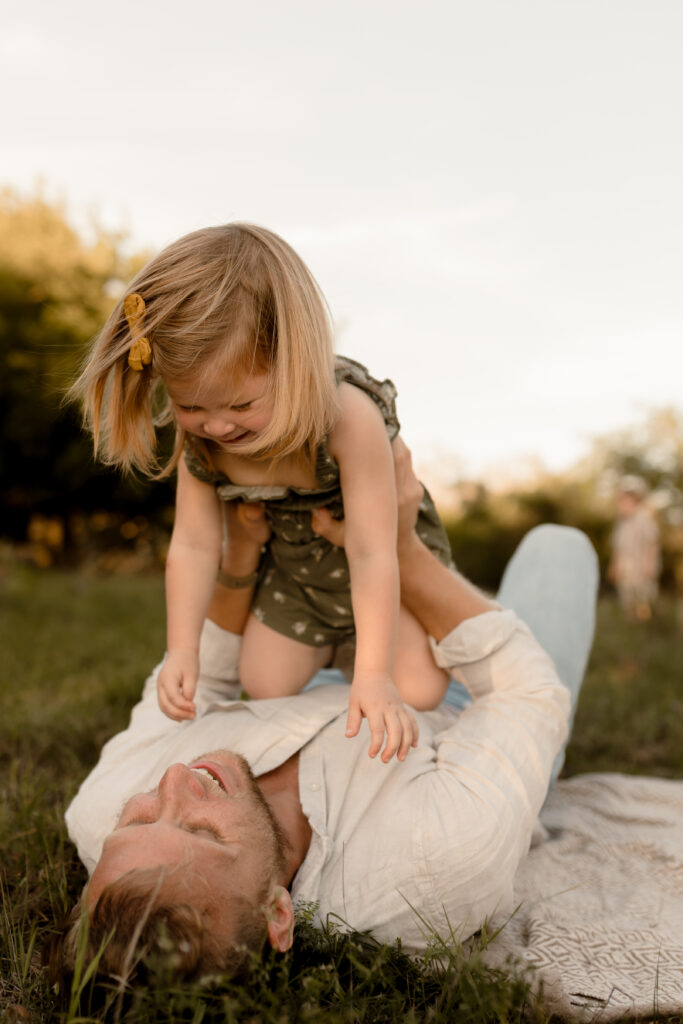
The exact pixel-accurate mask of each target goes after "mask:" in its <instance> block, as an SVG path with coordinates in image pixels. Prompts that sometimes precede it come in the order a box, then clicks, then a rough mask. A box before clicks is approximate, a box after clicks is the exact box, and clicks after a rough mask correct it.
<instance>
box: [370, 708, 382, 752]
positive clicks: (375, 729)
mask: <svg viewBox="0 0 683 1024" xmlns="http://www.w3.org/2000/svg"><path fill="white" fill-rule="evenodd" d="M366 718H367V720H368V725H369V726H370V748H369V750H368V756H369V757H377V755H378V754H379V752H380V750H381V749H382V742H383V740H384V715H383V714H382V712H381V711H379V712H377V711H373V712H371V713H370V714H368V715H366Z"/></svg>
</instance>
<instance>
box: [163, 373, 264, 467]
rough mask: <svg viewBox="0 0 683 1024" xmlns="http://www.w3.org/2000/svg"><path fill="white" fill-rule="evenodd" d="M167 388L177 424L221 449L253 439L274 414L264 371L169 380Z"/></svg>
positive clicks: (230, 448)
mask: <svg viewBox="0 0 683 1024" xmlns="http://www.w3.org/2000/svg"><path fill="white" fill-rule="evenodd" d="M166 390H167V391H168V394H169V397H170V399H171V402H172V403H173V409H174V412H175V415H176V419H177V420H178V423H179V424H180V426H181V427H182V428H183V429H184V430H187V431H188V433H190V434H194V435H195V436H196V437H203V438H205V439H206V440H207V441H213V442H215V444H217V445H218V447H219V448H222V449H223V450H224V451H231V450H233V449H236V448H237V447H238V446H240V445H241V444H242V443H244V442H245V441H254V440H255V439H256V438H257V436H258V435H259V434H260V433H261V432H262V431H264V430H265V429H266V427H267V426H268V425H269V423H270V421H271V419H272V416H273V398H272V394H271V388H270V376H269V374H268V373H266V372H265V371H260V370H256V371H254V372H253V373H235V374H231V375H229V376H228V377H225V376H223V375H217V377H216V378H215V379H213V380H209V381H206V380H202V381H201V382H197V381H192V382H189V383H184V382H182V383H181V382H171V383H170V384H169V383H167V385H166Z"/></svg>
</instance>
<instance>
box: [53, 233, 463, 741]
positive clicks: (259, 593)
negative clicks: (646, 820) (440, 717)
mask: <svg viewBox="0 0 683 1024" xmlns="http://www.w3.org/2000/svg"><path fill="white" fill-rule="evenodd" d="M72 395H73V396H77V397H79V398H80V399H81V400H82V402H83V405H84V415H85V420H86V422H87V424H88V425H89V427H90V429H91V430H92V433H93V437H94V445H95V451H96V453H97V454H98V455H99V456H100V458H102V459H103V460H104V461H105V462H107V463H110V464H115V465H117V466H120V467H122V468H123V469H124V470H134V469H137V470H140V471H142V472H144V473H146V474H149V475H152V476H156V477H161V476H165V475H167V474H169V473H170V472H172V471H173V470H174V469H177V473H178V484H177V500H176V514H175V525H174V528H173V534H172V538H171V543H170V548H169V552H168V559H167V564H166V600H167V623H168V638H167V639H168V650H167V655H166V659H165V662H164V665H163V668H162V670H161V672H160V675H159V690H158V692H159V704H160V706H161V708H162V710H163V711H164V712H165V713H166V714H167V715H169V716H170V717H171V718H174V719H176V720H182V719H187V718H191V717H193V716H194V714H195V706H194V701H193V698H194V693H195V688H196V684H197V678H198V674H199V656H198V651H199V637H200V632H201V629H202V625H203V622H204V618H205V615H206V611H207V608H208V605H209V601H210V598H211V594H212V591H213V587H214V583H215V581H216V574H217V569H218V565H219V561H220V557H221V546H222V541H223V528H222V503H223V502H225V501H231V500H234V499H242V500H249V501H264V502H265V508H266V516H267V518H268V522H269V524H270V527H271V530H272V535H271V540H270V541H269V543H268V545H267V547H266V549H265V552H264V556H263V559H262V566H261V569H260V571H259V573H257V574H255V575H254V576H247V577H244V578H237V577H227V576H226V575H225V574H223V575H222V576H221V575H220V574H219V578H220V579H221V581H222V582H223V583H224V584H225V585H227V586H231V587H240V586H251V585H256V588H257V589H256V592H255V597H254V602H253V605H252V613H251V615H250V617H249V620H248V622H247V625H246V627H245V631H244V637H243V643H242V652H241V660H240V679H241V682H242V685H243V687H244V689H245V690H246V691H247V693H248V694H249V695H250V696H251V697H255V698H263V697H280V696H285V695H289V694H293V693H296V692H298V691H299V690H300V689H301V688H302V687H303V686H304V685H305V684H306V683H307V682H308V681H309V680H310V679H311V677H312V676H313V675H314V674H315V672H316V671H317V670H318V669H320V668H321V667H323V666H325V665H327V664H329V662H330V660H331V657H332V655H333V652H334V648H335V646H336V645H338V644H339V643H340V642H341V641H343V640H345V639H347V638H349V637H350V636H352V635H353V634H354V632H355V639H356V653H355V663H354V671H353V680H352V684H351V689H350V695H349V714H348V720H347V730H346V735H347V736H355V735H356V734H357V733H358V731H359V729H360V725H361V720H362V718H363V717H365V718H367V719H368V724H369V727H370V732H371V743H370V750H369V753H370V756H371V757H374V756H375V755H376V754H377V753H378V752H379V751H380V750H381V748H382V744H383V742H384V737H385V735H386V737H387V739H386V744H385V746H384V750H383V752H382V759H383V760H385V761H387V760H389V759H390V758H391V757H392V756H393V755H394V754H395V753H396V754H397V755H398V757H399V758H401V759H403V758H405V756H406V754H407V752H408V750H409V749H410V746H411V745H414V744H415V743H416V742H417V728H416V725H415V721H414V718H413V716H412V714H411V713H410V711H409V710H408V709H407V708H406V707H405V705H404V703H403V701H404V700H405V701H406V702H407V703H409V704H410V705H412V706H413V707H417V708H426V707H433V706H435V705H436V704H437V703H439V701H440V700H441V699H442V697H443V694H444V692H445V688H446V685H447V679H446V676H445V674H444V673H443V672H441V671H440V670H439V669H438V668H437V667H436V665H435V663H434V661H433V659H432V657H431V651H430V649H429V644H428V640H427V637H426V635H425V634H424V631H423V630H422V628H421V627H420V626H419V624H418V623H417V621H416V620H415V619H413V618H412V617H411V616H410V615H409V613H408V612H407V610H405V609H402V608H400V602H399V575H398V563H397V557H396V494H395V485H394V470H393V460H392V452H391V440H392V438H393V437H394V436H395V435H396V433H397V431H398V421H397V420H396V417H395V409H394V397H395V391H394V389H393V385H392V384H391V382H389V381H382V382H380V381H377V380H374V378H372V377H370V375H369V374H368V373H367V371H366V370H365V368H364V367H362V366H361V365H360V364H358V363H355V362H353V361H351V360H344V359H341V358H340V359H337V360H336V361H335V358H334V355H333V348H332V333H331V328H330V323H329V319H328V315H327V310H326V305H325V302H324V299H323V298H322V295H321V293H320V291H319V289H318V286H317V284H316V282H315V281H314V279H313V277H312V276H311V274H310V272H309V270H308V268H307V267H306V266H305V264H304V263H303V262H302V260H301V259H300V258H299V257H298V256H297V254H296V253H295V252H294V251H293V250H292V249H291V248H290V247H289V246H288V245H287V244H286V243H285V242H284V241H283V240H282V239H281V238H279V237H278V236H277V235H275V234H273V233H272V232H270V231H266V230H265V229H263V228H260V227H255V226H252V225H248V224H228V225H225V226H223V227H215V228H207V229H205V230H202V231H197V232H194V233H193V234H190V235H187V236H185V237H184V238H181V239H180V240H179V241H177V242H175V243H173V244H172V245H170V246H169V247H168V248H167V249H165V250H164V251H163V252H162V253H161V254H160V255H159V256H157V257H156V258H154V259H153V260H152V261H151V262H150V263H149V264H148V265H147V266H146V267H145V268H144V269H143V270H142V271H141V272H140V273H139V274H138V276H137V277H136V279H135V280H134V281H133V282H132V284H131V286H130V292H129V293H128V294H127V295H126V297H125V299H124V300H123V301H122V302H121V303H119V304H118V305H117V307H116V308H115V309H114V311H113V313H112V315H111V317H110V318H109V320H108V322H107V324H106V325H105V327H104V329H103V331H102V333H101V334H100V336H99V337H98V339H97V340H96V342H95V345H94V347H93V349H92V352H91V353H90V355H89V357H88V359H87V362H86V365H85V368H84V370H83V372H82V374H81V376H80V377H79V379H78V381H77V382H76V384H75V385H74V387H73V389H72ZM171 420H172V421H175V424H176V444H175V449H174V451H173V453H172V456H171V458H170V460H169V461H168V462H167V463H166V465H163V466H162V465H160V463H159V461H158V454H157V448H156V429H155V428H156V426H158V425H160V424H163V423H167V422H169V421H171ZM322 506H326V507H328V508H329V509H330V510H331V511H332V513H333V515H335V516H336V517H338V518H341V516H342V515H343V516H344V518H345V553H344V551H342V549H340V548H336V547H334V546H333V545H331V544H330V543H328V542H327V541H325V540H324V539H323V538H322V537H320V536H318V535H316V534H315V533H314V531H313V529H312V525H311V512H312V510H313V509H315V508H318V507H322ZM418 529H419V532H420V534H421V536H422V537H423V539H425V540H426V541H427V543H428V544H429V546H430V547H432V549H434V550H436V551H437V552H438V553H439V554H440V557H441V558H442V560H443V561H445V562H448V560H449V550H448V545H447V542H446V539H445V535H444V534H443V530H442V528H441V525H440V523H439V522H438V518H437V517H436V513H435V512H434V509H433V506H432V505H431V502H430V501H429V498H428V496H427V495H425V501H424V502H423V505H422V507H421V513H420V521H419V523H418Z"/></svg>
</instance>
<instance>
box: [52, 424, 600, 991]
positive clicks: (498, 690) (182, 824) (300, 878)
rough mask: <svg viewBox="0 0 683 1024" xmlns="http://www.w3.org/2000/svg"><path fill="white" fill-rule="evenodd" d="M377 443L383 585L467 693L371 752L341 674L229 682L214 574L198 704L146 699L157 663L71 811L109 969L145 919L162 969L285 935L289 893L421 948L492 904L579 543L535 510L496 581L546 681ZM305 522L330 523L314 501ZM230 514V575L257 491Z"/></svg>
mask: <svg viewBox="0 0 683 1024" xmlns="http://www.w3.org/2000/svg"><path fill="white" fill-rule="evenodd" d="M395 452H396V473H397V491H398V494H399V543H398V553H399V564H400V570H401V599H402V601H403V603H404V604H405V605H406V606H407V607H408V608H409V610H410V611H412V612H413V614H414V615H416V616H417V618H418V619H419V620H420V622H421V623H422V625H423V626H424V627H425V629H426V631H427V633H428V634H429V635H430V636H431V637H433V638H434V651H435V656H436V658H437V661H438V662H439V664H441V665H442V666H443V667H445V668H448V669H449V671H450V672H451V674H452V675H455V676H456V677H457V678H458V679H459V680H460V681H461V683H462V684H464V685H465V687H466V688H467V690H468V691H469V694H470V695H471V699H470V698H468V700H469V703H467V702H463V701H458V699H457V698H456V700H455V703H460V708H457V709H456V708H453V707H449V706H447V705H443V706H442V707H440V708H438V709H437V710H435V711H430V712H422V713H417V712H416V719H417V722H418V724H419V730H420V739H419V743H418V746H417V747H416V748H414V749H412V750H411V751H410V752H409V753H408V755H407V758H406V759H405V760H404V761H399V760H398V759H393V760H391V761H389V762H388V763H383V762H382V760H381V759H374V760H372V759H370V758H368V755H367V745H368V743H367V736H364V735H363V730H362V731H361V734H360V735H359V736H358V737H356V738H355V739H348V738H346V737H345V735H344V731H345V720H346V702H347V695H348V691H347V688H346V687H345V686H343V685H325V686H317V687H316V688H314V689H311V690H309V691H308V692H305V693H303V694H299V695H297V696H295V697H290V698H281V699H278V700H265V701H250V702H245V701H239V700H236V699H235V697H236V696H237V691H238V685H237V681H236V665H237V659H238V651H239V638H238V634H239V632H240V630H241V628H242V625H243V623H244V620H245V618H246V615H247V612H248V609H249V603H250V600H251V591H250V590H249V588H248V587H244V588H242V589H236V590H227V589H226V588H217V592H216V596H215V597H214V602H213V604H212V608H211V612H210V620H209V621H207V623H206V625H205V629H204V633H203V636H202V647H201V664H202V677H201V682H200V687H199V690H198V697H197V700H198V714H197V717H196V719H195V720H194V721H191V722H184V723H175V722H173V721H171V720H170V719H168V718H167V717H166V716H165V715H163V714H162V712H161V711H160V710H159V708H158V705H157V700H156V683H155V675H153V676H152V677H151V678H150V679H149V680H148V682H147V684H146V686H145V690H144V692H143V697H142V700H141V702H140V703H139V704H138V705H137V707H136V708H135V709H134V711H133V714H132V717H131V723H130V725H129V727H128V729H127V730H126V731H125V732H123V733H121V734H120V735H118V736H115V737H114V738H113V739H112V740H111V741H110V742H109V743H108V744H107V745H106V746H105V748H104V749H103V751H102V756H101V758H100V762H99V764H98V765H97V766H96V768H95V769H94V770H93V772H92V773H91V775H90V776H89V778H88V779H86V781H85V782H84V784H83V786H82V787H81V790H80V791H79V793H78V795H77V796H76V798H75V800H74V801H73V803H72V804H71V806H70V808H69V810H68V811H67V824H68V827H69V832H70V834H71V837H72V838H73V840H74V841H75V842H76V844H77V846H78V849H79V853H80V855H81V858H82V859H83V861H84V863H85V864H86V866H87V867H88V869H89V871H91V879H90V882H89V884H88V886H87V887H86V890H85V893H84V895H83V899H82V906H81V908H80V910H81V914H87V915H88V919H89V922H90V928H89V942H90V944H91V948H92V951H93V952H94V951H96V949H97V948H98V946H99V945H100V942H101V940H102V939H103V938H104V937H105V936H107V935H109V934H110V932H111V930H112V928H114V927H115V934H114V937H113V938H112V939H110V941H109V943H108V945H107V947H106V950H105V952H104V954H103V959H102V966H103V967H104V969H105V970H108V971H110V972H112V973H115V974H118V975H119V976H120V975H123V976H126V974H127V972H128V969H129V968H130V965H131V963H132V960H133V959H134V957H136V956H137V955H138V953H137V952H136V949H137V950H140V949H142V950H144V949H145V948H148V947H149V946H150V945H152V944H153V943H154V940H155V936H156V935H158V932H159V926H160V924H161V925H163V927H164V929H165V931H166V933H167V935H168V936H170V938H171V940H172V942H173V945H174V949H175V956H176V963H177V965H178V969H179V970H181V971H185V972H188V973H201V972H205V971H210V970H217V969H228V970H230V969H236V968H239V966H240V964H241V962H242V959H243V957H244V952H243V951H241V950H240V946H242V945H246V946H251V947H257V946H258V945H259V944H260V943H261V942H262V941H263V939H264V938H266V939H267V941H268V942H269V943H270V944H271V945H272V946H273V947H274V948H276V949H279V950H286V949H287V948H289V946H290V945H291V943H292V937H293V926H294V905H295V904H296V903H297V902H299V901H303V902H306V903H315V904H317V906H318V911H317V912H318V914H319V915H320V917H321V918H322V919H324V918H326V917H327V916H328V915H330V914H332V915H337V916H338V917H339V918H341V919H342V920H344V921H345V922H346V923H347V924H348V925H349V926H351V927H354V928H357V929H370V930H371V931H372V932H373V933H374V934H375V935H376V936H377V937H378V938H379V939H381V940H384V941H392V940H394V939H395V938H397V937H400V938H401V939H402V940H403V944H404V947H405V948H407V949H408V950H418V949H420V948H423V947H424V945H425V943H426V940H427V938H428V934H427V933H428V930H429V929H433V930H435V931H436V932H437V933H442V934H449V933H451V932H453V933H455V934H456V935H457V936H459V937H460V938H461V939H464V938H466V937H467V936H468V935H470V934H472V932H474V931H475V930H476V929H477V928H479V927H480V926H481V925H482V923H483V922H484V920H485V918H486V917H487V916H490V915H491V914H492V913H493V912H494V911H501V910H503V909H504V908H505V907H506V906H507V905H509V902H510V899H511V893H512V883H513V878H514V875H515V871H516V869H517V866H518V865H519V863H520V861H521V859H522V858H523V857H524V856H525V854H526V852H527V850H528V848H529V843H530V840H531V835H532V829H533V827H534V823H535V821H536V817H537V814H538V812H539V810H540V808H541V806H542V804H543V801H544V799H545V796H546V792H547V789H548V784H549V780H550V778H551V771H552V770H553V763H554V762H555V770H559V763H560V761H559V760H558V757H559V758H560V759H561V754H560V751H561V748H562V745H563V742H564V741H565V739H566V735H567V723H568V720H569V719H570V717H571V712H570V707H571V703H572V697H573V698H574V699H575V697H576V694H577V693H578V688H579V686H580V682H581V678H582V675H583V670H584V667H585V663H586V660H587V657H588V652H589V649H590V644H591V639H592V629H593V611H594V602H595V592H596V588H597V567H596V560H595V555H594V552H593V551H592V549H591V548H590V545H589V544H588V542H587V541H586V539H585V538H584V537H583V536H582V535H581V534H579V533H577V532H576V531H573V530H564V529H563V528H561V527H548V528H542V529H541V530H540V531H539V532H537V533H536V535H535V536H534V537H530V538H528V539H527V541H526V542H525V544H523V545H522V550H521V551H520V552H519V553H518V555H517V556H516V557H515V559H513V562H512V563H511V565H510V566H509V567H508V570H507V572H506V576H505V579H504V581H503V586H502V588H501V593H500V595H499V598H500V600H501V602H502V603H503V604H507V605H510V604H516V605H517V606H518V608H519V609H520V611H521V612H522V613H523V614H524V615H525V616H526V617H528V618H531V619H532V620H534V621H533V625H534V628H535V629H536V631H537V632H538V633H539V635H540V639H541V640H542V641H543V642H544V643H545V645H546V646H547V647H549V648H550V649H552V653H553V655H554V657H555V660H556V663H557V667H558V671H559V672H560V674H561V676H562V679H563V682H560V679H559V678H558V674H557V671H556V668H555V666H554V664H553V662H552V661H551V658H550V657H549V656H548V654H546V653H545V651H544V650H543V648H542V647H541V646H540V645H539V643H538V642H537V641H536V640H535V639H534V637H533V636H532V634H531V632H530V630H529V629H528V627H527V626H526V625H525V624H524V623H522V622H521V621H520V620H519V619H518V618H517V617H516V615H515V614H514V612H512V611H510V610H503V609H502V608H501V606H500V605H499V604H497V603H495V602H493V601H490V600H488V599H487V598H485V597H484V596H482V595H481V594H480V593H479V592H478V591H476V590H475V589H474V588H473V587H472V586H470V585H469V584H468V583H467V582H466V581H465V580H463V579H462V578H461V577H460V576H458V575H457V574H455V573H453V572H451V571H450V570H448V569H446V568H445V567H444V566H443V565H441V563H440V562H438V561H437V560H436V559H435V558H434V557H433V556H432V555H431V554H430V552H429V551H428V550H427V548H426V547H425V546H424V545H423V544H422V542H421V541H420V539H419V537H418V536H417V535H416V534H415V532H414V530H413V526H414V524H415V520H416V515H417V508H418V506H419V501H420V498H421V488H420V485H419V484H418V482H417V481H416V479H415V477H414V474H413V473H412V467H411V465H410V457H409V454H408V452H407V450H406V449H405V448H404V446H402V444H401V442H397V443H396V447H395ZM315 525H316V528H317V529H319V531H320V532H321V533H324V534H325V535H326V536H328V537H329V538H330V539H332V540H334V541H335V542H340V541H342V540H343V537H342V535H341V534H342V533H343V528H342V527H340V526H339V525H338V524H335V523H333V522H332V521H331V519H330V517H329V516H327V515H326V514H325V513H324V511H323V512H321V513H319V514H318V515H317V518H316V524H315ZM228 534H229V537H230V538H232V539H233V540H235V541H237V543H236V544H233V545H232V547H231V546H230V545H228V549H227V552H226V555H225V561H224V563H223V568H224V569H225V571H226V572H228V573H230V574H231V575H232V576H238V577H239V576H244V577H248V576H249V575H250V574H252V573H253V572H254V570H255V568H256V566H257V564H258V558H259V552H260V547H261V545H262V543H263V542H264V540H265V539H266V537H267V527H266V526H265V524H264V522H263V519H262V516H261V514H260V512H259V510H258V509H253V508H251V509H250V508H249V507H248V506H242V507H241V508H238V509H236V508H229V509H228ZM463 705H464V708H463ZM207 750H209V751H212V753H209V754H206V753H205V752H206V751H207ZM122 804H123V810H122V811H121V805H122ZM119 812H120V816H119ZM117 819H118V820H117ZM75 935H76V931H75V930H74V931H73V932H72V935H71V939H70V942H71V946H72V948H73V946H74V943H75Z"/></svg>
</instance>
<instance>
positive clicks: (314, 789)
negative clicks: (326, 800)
mask: <svg viewBox="0 0 683 1024" xmlns="http://www.w3.org/2000/svg"><path fill="white" fill-rule="evenodd" d="M308 788H309V789H310V790H311V792H312V793H317V792H318V790H319V789H320V783H319V782H312V783H311V784H310V786H309V787H308Z"/></svg>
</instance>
